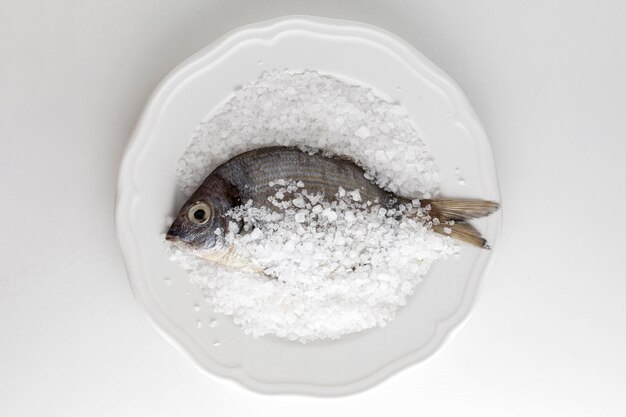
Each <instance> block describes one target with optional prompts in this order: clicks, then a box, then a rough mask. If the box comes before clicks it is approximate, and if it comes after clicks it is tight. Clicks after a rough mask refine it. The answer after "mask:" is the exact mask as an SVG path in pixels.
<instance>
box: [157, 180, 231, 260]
mask: <svg viewBox="0 0 626 417" xmlns="http://www.w3.org/2000/svg"><path fill="white" fill-rule="evenodd" d="M240 204H241V202H240V200H239V193H238V191H237V189H236V187H234V186H233V185H232V184H230V183H229V182H228V181H225V180H224V179H222V178H221V177H219V176H217V175H213V174H212V175H210V176H209V177H207V179H206V180H205V181H204V182H203V183H202V185H200V187H198V189H197V190H196V192H194V193H193V194H192V196H191V197H189V199H188V200H187V201H186V202H185V203H184V204H183V206H182V207H181V208H180V210H179V211H178V214H177V215H176V217H175V219H174V222H173V223H172V225H171V226H170V228H169V230H168V232H167V235H166V236H165V239H166V240H168V241H170V242H172V243H173V244H174V245H176V246H178V247H179V248H180V249H182V250H186V251H194V252H199V253H200V254H210V253H212V252H218V251H222V250H223V249H224V236H225V234H227V233H228V225H229V218H228V216H227V213H228V212H229V210H231V209H232V208H234V207H237V206H238V205H240Z"/></svg>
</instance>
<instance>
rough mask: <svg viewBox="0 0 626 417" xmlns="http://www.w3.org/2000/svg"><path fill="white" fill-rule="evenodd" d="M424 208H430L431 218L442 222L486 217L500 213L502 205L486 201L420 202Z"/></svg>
mask: <svg viewBox="0 0 626 417" xmlns="http://www.w3.org/2000/svg"><path fill="white" fill-rule="evenodd" d="M420 204H421V205H422V207H428V206H430V211H429V215H430V217H433V218H437V219H439V221H441V222H445V221H449V220H454V221H461V220H469V219H477V218H479V217H485V216H488V215H490V214H491V213H494V212H496V211H498V209H499V208H500V204H498V203H494V202H493V201H486V200H420Z"/></svg>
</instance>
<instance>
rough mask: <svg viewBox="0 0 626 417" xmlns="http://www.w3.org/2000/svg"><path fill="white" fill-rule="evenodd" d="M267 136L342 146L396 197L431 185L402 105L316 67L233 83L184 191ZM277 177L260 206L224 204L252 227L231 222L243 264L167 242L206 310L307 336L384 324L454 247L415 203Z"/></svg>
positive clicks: (428, 161)
mask: <svg viewBox="0 0 626 417" xmlns="http://www.w3.org/2000/svg"><path fill="white" fill-rule="evenodd" d="M269 145H299V146H306V147H312V148H321V149H325V150H328V151H331V152H333V153H336V154H341V155H349V156H350V157H351V158H353V159H354V160H356V161H357V162H358V163H359V164H360V165H361V166H363V167H364V168H365V169H366V171H367V174H366V175H367V176H368V177H369V178H374V179H375V181H376V182H377V183H378V184H379V185H380V186H382V187H386V188H387V189H389V190H391V191H393V192H396V193H397V194H399V195H403V196H412V197H415V198H422V197H430V196H434V195H436V194H437V186H438V179H439V177H438V174H437V170H436V167H435V164H434V162H433V160H432V158H431V157H430V155H429V154H428V151H427V149H426V147H425V145H424V144H423V142H422V141H421V140H420V138H419V137H418V135H417V133H416V131H415V129H414V128H413V126H412V123H411V121H410V119H409V117H408V116H407V114H406V113H405V111H404V110H403V109H402V108H401V107H400V106H398V105H394V104H391V103H388V102H386V101H384V100H382V99H380V98H378V97H377V96H376V95H375V94H374V93H373V92H372V91H371V90H370V89H367V88H364V87H360V86H352V85H348V84H346V83H344V82H342V81H339V80H337V79H335V78H332V77H328V76H322V75H320V74H318V73H316V72H305V73H290V72H272V73H265V74H263V75H262V76H261V77H260V78H259V79H257V80H255V81H253V82H251V83H249V84H247V85H245V86H243V87H242V88H241V89H239V90H237V91H236V92H235V95H234V97H232V98H231V99H230V100H229V101H228V102H226V103H225V104H224V105H223V106H222V107H221V108H220V109H218V110H217V111H216V112H215V113H214V114H213V115H210V116H209V118H208V119H206V120H205V121H203V122H202V123H201V124H200V126H199V127H198V129H197V130H196V132H195V134H194V137H193V140H192V142H191V144H190V145H189V146H188V148H187V150H186V152H185V154H184V155H183V156H182V157H181V159H180V161H179V165H178V179H179V184H180V186H181V189H182V190H183V191H184V192H185V193H186V194H188V195H189V194H191V193H192V192H193V191H194V190H195V188H196V187H197V186H198V185H199V184H200V183H201V182H202V180H204V178H205V177H206V176H207V175H208V174H209V173H210V172H211V171H212V170H213V169H215V168H216V167H217V166H218V165H219V164H221V163H222V162H224V161H226V160H227V159H229V158H231V157H233V156H235V155H237V154H239V153H242V152H244V151H246V150H249V149H253V148H258V147H261V146H269ZM277 185H279V186H280V187H281V188H280V189H279V191H278V192H277V193H276V195H275V196H274V197H273V198H271V199H270V201H268V203H267V206H266V207H253V206H251V205H249V204H248V205H246V206H244V207H241V208H240V209H237V210H234V211H233V212H232V213H230V216H231V217H232V220H233V224H240V225H242V228H247V229H248V230H247V231H246V230H243V231H245V233H234V231H233V230H231V232H230V233H229V234H228V235H226V236H225V239H226V242H227V244H229V245H230V246H232V247H233V248H235V250H236V251H237V253H238V254H240V255H241V256H243V257H245V258H246V259H249V260H250V266H249V267H246V268H244V269H233V268H229V267H225V266H221V265H218V264H214V263H210V262H209V261H206V260H204V259H201V258H198V257H196V256H194V255H193V254H189V253H184V252H182V251H181V250H179V249H177V248H170V250H171V253H172V255H171V256H172V259H173V260H175V261H176V262H178V263H180V264H181V265H182V266H183V267H184V268H186V269H187V270H188V271H189V275H190V277H191V279H192V280H193V281H194V282H196V283H197V284H198V285H199V286H200V287H201V288H202V290H203V292H204V294H205V300H206V301H207V302H208V303H209V304H210V305H211V307H212V308H213V309H214V310H215V311H216V312H218V313H224V314H226V315H229V316H232V318H233V321H234V322H235V323H236V324H238V325H239V326H241V327H242V328H243V330H244V332H246V333H248V334H252V335H254V336H261V335H265V334H274V335H276V336H279V337H285V338H288V339H290V340H299V341H301V342H306V341H311V340H316V339H324V338H331V339H336V338H338V337H340V336H342V335H343V334H347V333H352V332H357V331H361V330H364V329H368V328H371V327H375V326H384V325H385V324H386V323H387V322H388V321H389V320H391V319H393V317H394V315H395V313H396V311H397V310H398V308H399V307H400V306H402V305H404V304H405V303H406V300H407V297H408V296H410V295H411V294H412V293H413V292H414V290H415V287H416V286H417V284H418V283H419V282H420V281H421V280H422V278H423V277H424V276H425V275H426V274H427V272H428V270H429V268H430V266H431V265H432V264H433V262H435V261H437V260H439V259H442V258H446V257H448V256H451V255H455V254H457V253H458V247H457V246H456V245H455V244H454V242H452V240H451V239H450V238H448V237H445V236H442V235H439V234H436V233H434V232H432V231H431V230H429V229H428V228H427V227H425V226H424V225H423V224H422V222H421V221H420V219H419V218H409V217H406V216H403V214H404V212H405V211H409V210H414V211H419V210H420V209H419V207H417V204H413V205H412V206H411V207H399V208H398V210H397V211H394V210H386V209H383V208H379V207H374V206H373V205H372V204H371V203H370V204H368V202H366V201H362V199H361V197H360V195H359V193H358V191H357V190H344V189H340V191H339V193H338V194H337V195H336V196H334V197H333V196H330V197H329V196H327V197H326V198H322V196H316V195H312V194H310V193H308V192H307V190H306V184H304V183H302V182H298V181H293V180H292V179H280V180H279V182H278V183H277ZM275 207H279V208H280V210H278V211H276V210H272V208H275ZM251 226H253V227H251Z"/></svg>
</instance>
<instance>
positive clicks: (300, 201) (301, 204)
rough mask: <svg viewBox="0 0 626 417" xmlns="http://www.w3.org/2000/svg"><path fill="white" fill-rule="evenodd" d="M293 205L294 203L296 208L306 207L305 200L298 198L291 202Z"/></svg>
mask: <svg viewBox="0 0 626 417" xmlns="http://www.w3.org/2000/svg"><path fill="white" fill-rule="evenodd" d="M291 203H292V204H293V205H294V206H296V207H298V208H303V207H304V205H305V203H304V199H303V198H302V197H297V198H295V199H293V200H292V201H291Z"/></svg>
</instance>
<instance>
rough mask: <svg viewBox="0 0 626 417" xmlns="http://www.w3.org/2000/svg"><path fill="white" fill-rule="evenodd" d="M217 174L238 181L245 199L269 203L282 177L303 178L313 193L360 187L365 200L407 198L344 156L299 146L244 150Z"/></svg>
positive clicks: (329, 195) (388, 202) (327, 193)
mask: <svg viewBox="0 0 626 417" xmlns="http://www.w3.org/2000/svg"><path fill="white" fill-rule="evenodd" d="M214 173H215V174H217V175H219V176H220V177H222V178H223V179H225V180H227V181H229V182H230V183H232V184H233V185H235V186H236V187H237V188H238V190H239V192H240V198H241V200H242V202H244V203H245V202H247V201H249V200H252V201H253V203H254V204H255V205H259V206H267V201H268V197H270V196H273V195H274V194H276V191H277V190H278V189H279V188H281V186H280V185H273V186H270V183H275V182H276V181H278V180H281V179H282V180H286V181H289V180H294V181H302V182H303V183H304V189H306V190H307V192H309V193H312V194H317V193H322V194H324V195H325V196H326V197H327V198H329V199H332V198H334V196H335V194H336V193H337V192H338V190H339V187H343V188H344V189H345V190H346V191H352V190H356V189H358V190H359V192H360V194H361V198H362V200H363V201H371V202H373V203H374V202H380V203H382V204H383V205H386V206H392V205H393V204H394V202H395V200H396V199H400V200H405V199H403V198H399V197H397V196H396V195H395V194H393V193H390V192H388V191H385V190H383V189H381V188H380V187H378V186H377V185H376V184H374V183H372V182H371V181H370V180H368V179H367V178H365V176H364V174H365V172H364V170H363V168H361V167H359V166H358V165H357V164H355V163H354V162H353V161H351V160H348V159H346V158H342V157H328V156H324V155H322V154H320V153H316V154H313V155H310V154H308V153H306V152H303V151H302V150H300V149H298V148H293V147H282V146H274V147H268V148H260V149H255V150H252V151H249V152H245V153H243V154H240V155H238V156H236V157H234V158H232V159H230V160H228V161H227V162H225V163H224V164H222V165H221V166H220V167H218V168H217V169H216V170H215V172H214Z"/></svg>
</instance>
